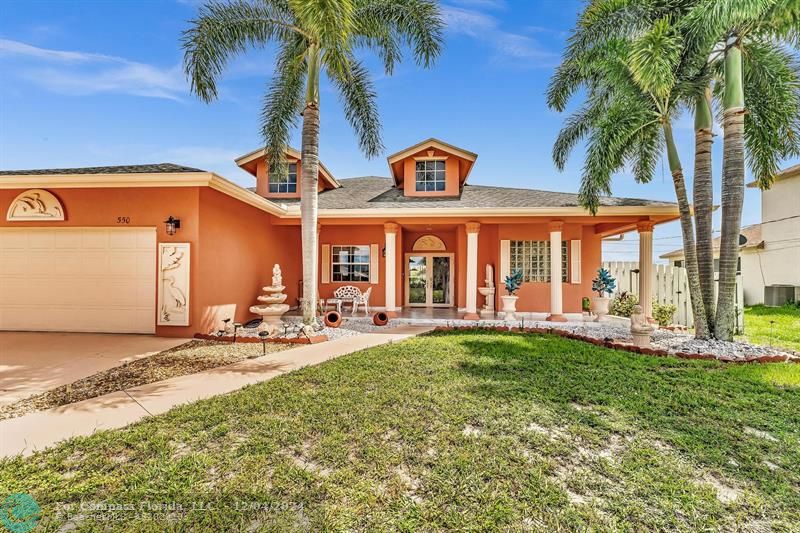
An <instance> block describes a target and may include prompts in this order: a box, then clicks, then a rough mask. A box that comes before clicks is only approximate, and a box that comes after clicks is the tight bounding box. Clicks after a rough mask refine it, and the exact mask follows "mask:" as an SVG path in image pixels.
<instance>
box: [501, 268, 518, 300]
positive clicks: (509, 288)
mask: <svg viewBox="0 0 800 533" xmlns="http://www.w3.org/2000/svg"><path fill="white" fill-rule="evenodd" d="M505 285H506V292H507V293H508V295H509V296H514V293H515V292H517V291H518V290H519V289H520V287H522V271H521V270H515V271H514V272H512V273H511V275H510V276H506V281H505Z"/></svg>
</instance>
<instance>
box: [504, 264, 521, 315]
mask: <svg viewBox="0 0 800 533" xmlns="http://www.w3.org/2000/svg"><path fill="white" fill-rule="evenodd" d="M505 286H506V292H507V293H508V294H506V295H504V296H501V297H500V298H502V300H503V312H504V313H505V315H503V319H504V320H516V319H517V315H516V314H515V313H516V311H517V299H518V298H519V296H515V295H514V293H515V292H517V291H518V290H519V288H520V287H522V271H521V270H515V271H514V272H512V273H511V275H510V276H506V280H505Z"/></svg>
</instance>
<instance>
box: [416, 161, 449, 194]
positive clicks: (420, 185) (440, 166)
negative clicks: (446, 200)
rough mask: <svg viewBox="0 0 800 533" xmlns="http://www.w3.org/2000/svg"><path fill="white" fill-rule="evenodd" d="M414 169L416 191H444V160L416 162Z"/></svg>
mask: <svg viewBox="0 0 800 533" xmlns="http://www.w3.org/2000/svg"><path fill="white" fill-rule="evenodd" d="M416 168H417V174H416V187H417V191H425V192H434V191H443V190H444V187H445V179H444V159H436V160H433V161H417V167H416Z"/></svg>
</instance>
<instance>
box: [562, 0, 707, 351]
mask: <svg viewBox="0 0 800 533" xmlns="http://www.w3.org/2000/svg"><path fill="white" fill-rule="evenodd" d="M654 4H655V3H654ZM638 5H639V6H640V5H641V3H640V4H638ZM654 7H658V6H656V5H654ZM661 11H664V10H663V9H662V10H659V9H653V10H651V11H650V15H651V16H658V17H659V18H657V19H655V20H648V19H647V18H646V17H644V16H642V14H641V13H639V14H638V15H639V16H637V17H626V20H628V21H629V23H628V24H624V23H615V22H614V20H613V19H615V18H616V17H617V16H619V13H620V11H619V2H615V3H613V4H612V3H609V2H605V1H602V0H601V1H596V2H592V3H590V4H589V6H587V9H586V12H585V13H584V16H583V17H582V19H581V21H580V23H579V30H578V31H577V32H576V33H575V34H574V35H573V36H572V38H571V45H570V48H569V49H568V51H567V53H566V54H565V58H564V61H563V62H562V64H561V66H560V67H559V69H558V70H557V71H556V74H555V76H554V77H553V80H552V81H551V84H550V87H549V89H548V104H549V105H550V106H551V107H553V108H555V109H557V110H558V111H563V110H564V108H565V106H566V103H567V101H568V99H569V97H570V96H571V95H572V94H573V93H574V92H575V91H576V90H577V89H578V88H579V87H581V86H586V87H587V88H588V92H589V97H588V103H587V104H586V106H584V108H583V109H581V110H580V111H578V112H577V113H576V114H574V115H573V116H571V117H570V118H569V119H568V120H567V125H566V127H565V128H564V129H562V131H561V132H560V134H559V136H558V138H557V140H556V143H555V145H554V147H553V157H554V160H555V163H556V166H557V167H558V168H559V169H563V168H564V165H565V164H566V159H567V157H568V155H569V153H570V152H571V150H572V149H573V148H574V146H575V145H576V144H577V143H578V142H579V141H580V140H581V139H583V138H588V148H587V154H586V161H585V164H584V173H583V176H582V180H581V190H580V197H581V202H582V203H583V205H584V206H586V207H587V208H589V209H590V210H591V211H592V212H593V213H594V212H596V210H597V207H598V205H599V197H600V196H601V195H603V194H606V195H609V194H611V177H612V175H613V174H614V173H616V172H619V171H621V170H623V168H624V167H625V166H626V165H632V166H633V171H634V177H635V179H636V180H637V181H638V182H648V181H650V180H651V179H652V176H653V174H654V170H655V166H656V163H657V160H658V158H659V154H660V153H661V151H662V150H665V151H666V156H667V161H668V163H669V168H670V172H671V174H672V180H673V185H674V187H675V194H676V197H677V202H678V209H679V212H680V223H681V233H682V237H683V243H684V252H685V259H686V270H687V278H688V282H689V295H690V300H691V303H692V310H693V312H694V316H695V334H696V335H697V336H698V337H700V338H704V337H707V336H708V334H709V331H708V328H707V324H706V313H705V309H704V305H703V298H702V294H701V286H700V281H699V274H698V264H697V257H696V246H695V240H694V239H695V236H694V223H693V220H692V208H691V205H690V203H689V198H688V195H687V192H686V183H685V178H684V173H683V167H682V164H681V161H680V157H679V156H678V151H677V148H676V145H675V139H674V135H673V131H672V122H673V120H674V119H675V116H676V115H677V114H678V113H679V112H680V110H681V106H682V105H683V104H684V103H685V102H686V100H687V99H694V97H695V96H696V95H697V94H698V93H702V91H703V89H702V88H698V86H699V85H701V84H702V83H703V80H700V81H698V77H697V76H692V77H685V78H679V77H678V76H677V74H676V73H678V72H681V64H682V62H683V63H687V62H691V61H696V59H695V58H693V57H682V55H681V54H682V47H681V35H680V34H679V33H678V32H677V31H676V30H675V28H674V27H673V25H672V24H671V20H670V19H669V18H668V17H664V16H660V15H661V14H662V13H661ZM615 30H620V31H619V33H615Z"/></svg>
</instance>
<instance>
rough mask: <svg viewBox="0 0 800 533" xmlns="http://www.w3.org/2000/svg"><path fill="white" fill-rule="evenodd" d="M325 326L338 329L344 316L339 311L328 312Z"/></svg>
mask: <svg viewBox="0 0 800 533" xmlns="http://www.w3.org/2000/svg"><path fill="white" fill-rule="evenodd" d="M324 320H325V325H326V326H328V327H329V328H338V327H339V326H340V325H341V324H342V315H340V314H339V312H338V311H328V312H327V313H325V318H324Z"/></svg>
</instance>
